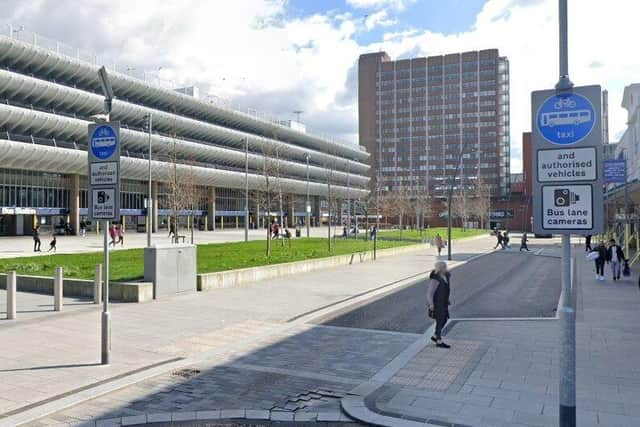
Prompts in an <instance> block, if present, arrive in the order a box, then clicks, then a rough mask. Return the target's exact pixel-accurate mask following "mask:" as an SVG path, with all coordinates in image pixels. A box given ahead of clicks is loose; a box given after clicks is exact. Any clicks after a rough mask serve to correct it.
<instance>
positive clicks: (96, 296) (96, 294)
mask: <svg viewBox="0 0 640 427" xmlns="http://www.w3.org/2000/svg"><path fill="white" fill-rule="evenodd" d="M100 302H102V264H98V265H96V272H95V276H94V278H93V303H94V304H100Z"/></svg>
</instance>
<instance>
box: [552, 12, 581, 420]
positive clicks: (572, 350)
mask: <svg viewBox="0 0 640 427" xmlns="http://www.w3.org/2000/svg"><path fill="white" fill-rule="evenodd" d="M558 4H559V14H558V15H559V30H560V37H559V53H560V58H559V59H560V61H559V63H560V79H559V80H558V83H557V84H556V89H557V90H569V89H571V88H572V87H573V83H571V80H569V55H568V34H567V0H559V1H558ZM561 270H562V306H561V307H560V313H559V315H560V325H561V328H562V331H561V333H560V337H561V338H560V339H561V343H560V390H559V391H560V402H559V403H560V408H559V413H558V415H559V425H560V427H575V426H576V314H575V309H574V307H573V298H572V289H571V235H563V236H562V268H561Z"/></svg>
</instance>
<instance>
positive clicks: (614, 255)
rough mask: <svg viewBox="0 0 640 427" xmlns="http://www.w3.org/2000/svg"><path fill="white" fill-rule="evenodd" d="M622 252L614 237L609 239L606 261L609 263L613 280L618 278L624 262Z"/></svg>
mask: <svg viewBox="0 0 640 427" xmlns="http://www.w3.org/2000/svg"><path fill="white" fill-rule="evenodd" d="M624 260H625V258H624V252H622V248H621V247H620V245H618V244H617V243H616V239H611V240H609V248H608V249H607V261H608V262H610V263H611V272H612V273H613V280H614V281H616V280H620V270H621V269H622V263H623V262H624Z"/></svg>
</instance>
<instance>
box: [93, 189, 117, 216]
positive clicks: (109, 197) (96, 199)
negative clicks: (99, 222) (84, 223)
mask: <svg viewBox="0 0 640 427" xmlns="http://www.w3.org/2000/svg"><path fill="white" fill-rule="evenodd" d="M91 201H92V203H91V206H92V216H93V218H94V219H112V218H115V217H116V205H117V204H118V203H117V200H116V189H115V188H93V189H92V190H91Z"/></svg>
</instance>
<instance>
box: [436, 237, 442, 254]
mask: <svg viewBox="0 0 640 427" xmlns="http://www.w3.org/2000/svg"><path fill="white" fill-rule="evenodd" d="M443 246H444V242H443V241H442V237H441V236H440V233H438V234H436V248H438V256H440V253H442V247H443Z"/></svg>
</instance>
